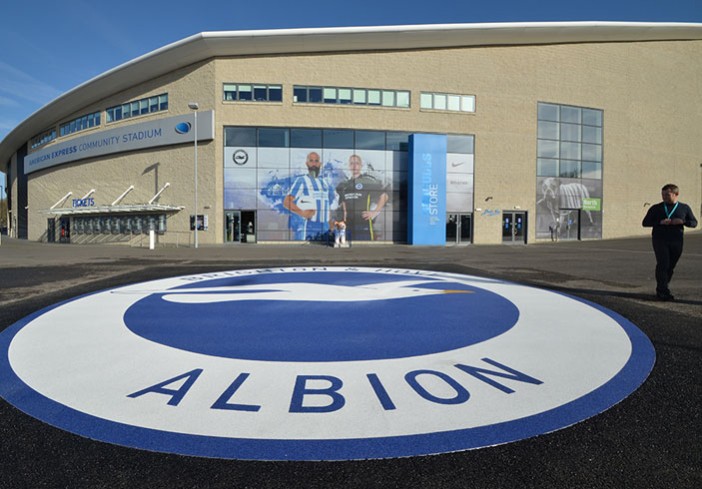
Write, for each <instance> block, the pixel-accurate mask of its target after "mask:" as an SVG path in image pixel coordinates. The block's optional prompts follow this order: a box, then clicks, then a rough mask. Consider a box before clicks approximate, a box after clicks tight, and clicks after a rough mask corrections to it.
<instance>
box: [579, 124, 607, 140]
mask: <svg viewBox="0 0 702 489" xmlns="http://www.w3.org/2000/svg"><path fill="white" fill-rule="evenodd" d="M582 127H583V142H584V143H595V144H602V129H601V128H599V127H592V126H582Z"/></svg>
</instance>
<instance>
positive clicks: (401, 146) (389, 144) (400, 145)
mask: <svg viewBox="0 0 702 489" xmlns="http://www.w3.org/2000/svg"><path fill="white" fill-rule="evenodd" d="M409 135H410V133H408V132H396V131H388V132H387V133H385V140H386V141H385V147H386V149H388V150H389V151H407V147H408V141H409Z"/></svg>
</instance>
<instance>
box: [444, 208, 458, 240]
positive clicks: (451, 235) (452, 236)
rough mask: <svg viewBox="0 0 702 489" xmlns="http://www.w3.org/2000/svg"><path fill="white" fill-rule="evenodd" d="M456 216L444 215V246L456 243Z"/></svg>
mask: <svg viewBox="0 0 702 489" xmlns="http://www.w3.org/2000/svg"><path fill="white" fill-rule="evenodd" d="M458 223H459V221H458V214H447V215H446V244H447V245H454V244H456V243H458Z"/></svg>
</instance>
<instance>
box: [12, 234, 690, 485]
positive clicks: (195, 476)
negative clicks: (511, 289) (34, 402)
mask: <svg viewBox="0 0 702 489" xmlns="http://www.w3.org/2000/svg"><path fill="white" fill-rule="evenodd" d="M310 265H314V266H333V265H354V266H373V267H378V266H382V267H395V268H410V269H421V270H436V271H445V272H455V273H462V274H468V275H477V276H483V277H489V278H497V279H502V280H508V281H512V282H517V283H522V284H527V285H532V286H536V287H540V288H545V289H549V290H556V291H560V292H564V293H567V294H570V295H573V296H576V297H580V298H583V299H586V300H589V301H591V302H594V303H597V304H600V305H602V306H603V307H605V308H608V309H610V310H612V311H615V312H617V313H619V314H621V315H622V316H624V317H625V318H627V319H628V320H629V321H631V322H632V323H634V324H635V325H636V326H637V327H638V328H639V329H641V330H642V331H643V332H644V333H645V334H646V335H647V336H648V337H649V338H650V340H651V342H652V343H653V345H654V347H655V350H656V364H655V366H654V369H653V371H652V373H651V375H650V376H649V378H648V379H647V380H646V381H645V382H644V384H643V385H642V386H641V387H640V388H639V389H638V390H636V391H635V392H634V393H632V394H631V395H630V396H629V397H627V398H626V399H624V400H623V401H621V402H620V403H619V404H617V405H615V406H613V407H612V408H610V409H608V410H607V411H605V412H603V413H601V414H599V415H597V416H594V417H593V418H590V419H587V420H585V421H582V422H580V423H577V424H575V425H573V426H570V427H568V428H564V429H561V430H558V431H556V432H553V433H548V434H544V435H540V436H537V437H534V438H529V439H525V440H521V441H518V442H513V443H508V444H504V445H499V446H495V447H489V448H482V449H477V450H469V451H462V452H455V453H447V454H442V455H433V456H422V457H408V458H399V459H385V460H368V461H346V462H251V461H237V460H221V459H208V458H198V457H186V456H179V455H172V454H164V453H156V452H149V451H143V450H138V449H132V448H126V447H122V446H117V445H112V444H109V443H104V442H99V441H94V440H90V439H87V438H83V437H81V436H77V435H74V434H71V433H68V432H65V431H62V430H60V429H57V428H54V427H52V426H50V425H48V424H45V423H43V422H41V421H39V420H36V419H34V418H32V417H30V416H28V415H26V414H24V413H22V412H21V411H19V410H18V409H16V408H15V407H14V406H12V405H11V404H9V403H7V402H5V401H4V400H0V468H1V469H2V470H1V471H0V473H1V477H0V487H2V488H5V487H7V488H13V489H14V488H24V487H27V488H37V487H51V488H54V487H56V488H59V487H66V488H102V487H105V488H113V487H114V488H118V487H130V488H131V487H149V488H152V487H154V488H155V487H170V488H173V487H184V488H186V487H187V488H191V487H192V488H195V487H208V488H209V487H228V488H229V487H242V488H243V487H246V488H249V487H250V488H258V487H261V488H278V487H280V488H283V487H307V488H317V487H319V488H322V487H324V488H329V487H359V488H361V487H362V488H371V487H383V488H387V487H422V488H453V487H457V488H458V487H461V488H467V487H476V488H525V487H544V488H552V487H553V488H610V487H611V488H615V487H616V488H621V487H626V488H629V487H631V488H698V487H702V416H701V409H700V402H699V400H700V399H702V374H700V370H701V369H700V367H702V361H701V360H702V279H701V278H700V277H702V233H700V232H694V233H688V234H687V235H686V238H685V251H684V253H683V257H682V259H681V261H680V262H679V264H678V267H677V270H676V274H675V276H674V278H673V281H672V283H671V290H672V292H673V293H674V294H675V296H676V299H677V300H676V301H675V302H661V301H658V300H656V298H655V295H654V289H655V280H654V276H653V270H654V266H655V260H654V257H653V252H652V250H651V245H650V239H649V238H630V239H617V240H606V241H583V242H559V243H538V244H530V245H527V246H507V245H504V246H502V245H494V246H492V245H491V246H472V245H469V246H462V247H446V248H433V247H413V246H407V245H392V246H390V245H387V246H386V245H381V246H376V245H366V246H362V245H357V246H353V247H351V248H348V249H334V248H330V247H324V246H320V245H314V244H289V245H288V244H286V245H245V244H241V245H233V246H202V247H200V248H198V249H194V248H183V247H181V248H174V247H158V248H156V249H155V250H149V249H147V248H131V247H128V246H81V245H64V244H52V245H49V244H41V243H34V242H26V241H22V240H15V239H9V238H7V237H5V236H3V238H2V244H1V245H0V329H2V330H4V329H5V328H7V327H8V326H10V325H12V324H14V323H15V322H17V321H19V320H20V319H22V318H24V317H26V316H28V315H29V314H31V313H33V312H35V311H38V310H40V309H42V308H45V307H48V306H51V305H53V304H56V303H58V302H61V301H64V300H67V299H70V298H73V297H76V296H79V295H82V294H86V293H90V292H95V291H99V290H103V289H107V288H111V287H116V286H120V285H125V284H130V283H135V282H141V281H145V280H151V279H157V278H163V277H171V276H180V275H186V274H196V273H203V272H212V271H223V270H235V269H245V268H246V269H248V268H262V267H283V266H285V267H294V266H310Z"/></svg>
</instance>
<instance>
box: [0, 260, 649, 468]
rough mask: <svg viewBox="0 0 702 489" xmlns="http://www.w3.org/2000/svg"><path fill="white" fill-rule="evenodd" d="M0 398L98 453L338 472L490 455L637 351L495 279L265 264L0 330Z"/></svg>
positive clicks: (578, 314)
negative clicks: (489, 449)
mask: <svg viewBox="0 0 702 489" xmlns="http://www.w3.org/2000/svg"><path fill="white" fill-rule="evenodd" d="M0 352H1V353H0V372H1V374H2V375H1V376H0V379H2V380H0V395H2V397H4V398H5V399H7V400H8V401H9V402H10V403H12V404H14V405H15V406H17V407H18V408H19V409H21V410H23V411H25V412H27V413H28V414H30V415H32V416H34V417H36V418H38V419H41V420H43V421H45V422H47V423H50V424H52V425H55V426H58V427H60V428H63V429H65V430H68V431H71V432H74V433H77V434H80V435H83V436H87V437H90V438H93V439H97V440H102V441H106V442H111V443H116V444H121V445H126V446H131V447H136V448H143V449H148V450H157V451H163V452H171V453H179V454H183V455H196V456H207V457H220V458H232V459H257V460H347V459H369V458H389V457H400V456H413V455H425V454H436V453H444V452H449V451H457V450H466V449H472V448H480V447H485V446H492V445H495V444H500V443H507V442H511V441H516V440H520V439H523V438H527V437H530V436H536V435H540V434H543V433H548V432H550V431H554V430H557V429H560V428H564V427H567V426H570V425H572V424H574V423H577V422H579V421H582V420H584V419H586V418H588V417H590V416H593V415H595V414H597V413H599V412H601V411H603V410H605V409H607V408H609V407H610V406H612V405H614V404H616V403H618V402H619V401H621V400H622V399H623V398H625V397H626V396H627V395H629V394H630V393H631V392H633V391H634V390H635V389H636V388H637V387H638V386H639V385H640V384H641V383H642V382H643V381H644V380H645V379H646V377H647V376H648V374H649V372H650V371H651V368H652V367H653V363H654V361H655V352H654V350H653V347H652V345H651V343H650V341H649V340H648V338H646V336H645V335H644V334H643V333H642V332H641V331H639V330H638V329H637V328H636V327H635V326H634V325H632V324H631V323H630V322H628V321H627V320H626V319H624V318H622V317H620V316H618V315H617V314H615V313H613V312H611V311H608V310H605V309H603V308H601V307H599V306H597V305H594V304H590V303H587V302H584V301H582V300H579V299H575V298H572V297H568V296H565V295H562V294H558V293H553V292H548V291H545V290H540V289H536V288H532V287H526V286H521V285H517V284H512V283H507V282H503V281H498V280H492V279H486V278H480V277H473V276H466V275H458V274H450V273H440V272H432V271H417V270H403V269H390V268H344V267H315V268H275V269H257V270H235V271H227V272H218V273H210V274H203V275H192V276H183V277H176V278H169V279H162V280H156V281H152V282H145V283H139V284H134V285H129V286H124V287H119V288H115V289H111V290H107V291H103V292H98V293H94V294H90V295H87V296H83V297H79V298H76V299H73V300H69V301H67V302H64V303H62V304H59V305H56V306H54V307H51V308H48V309H45V310H43V311H40V312H38V313H36V314H33V315H32V316H29V317H27V318H25V319H24V320H22V321H20V322H18V323H16V324H14V325H12V326H11V327H9V328H8V329H7V330H5V331H4V332H2V333H0Z"/></svg>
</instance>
